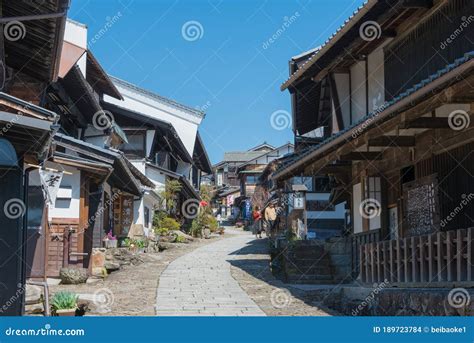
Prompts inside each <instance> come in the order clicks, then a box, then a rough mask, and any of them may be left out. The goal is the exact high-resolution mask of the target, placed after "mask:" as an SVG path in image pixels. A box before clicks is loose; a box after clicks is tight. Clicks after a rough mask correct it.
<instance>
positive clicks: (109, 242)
mask: <svg viewBox="0 0 474 343" xmlns="http://www.w3.org/2000/svg"><path fill="white" fill-rule="evenodd" d="M103 241H104V247H105V248H106V249H111V248H116V247H117V237H116V236H114V234H113V233H112V230H110V231H109V232H108V233H107V235H106V236H105V237H104V239H103Z"/></svg>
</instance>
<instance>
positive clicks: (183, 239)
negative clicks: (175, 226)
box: [174, 235, 186, 243]
mask: <svg viewBox="0 0 474 343" xmlns="http://www.w3.org/2000/svg"><path fill="white" fill-rule="evenodd" d="M174 242H175V243H186V238H184V237H183V236H180V235H176V237H175V239H174Z"/></svg>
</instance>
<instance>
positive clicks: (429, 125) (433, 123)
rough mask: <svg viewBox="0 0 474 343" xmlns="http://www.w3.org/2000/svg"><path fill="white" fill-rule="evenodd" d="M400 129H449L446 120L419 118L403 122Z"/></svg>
mask: <svg viewBox="0 0 474 343" xmlns="http://www.w3.org/2000/svg"><path fill="white" fill-rule="evenodd" d="M400 128H401V129H449V123H448V118H447V117H446V118H432V117H431V118H430V117H420V118H417V119H415V120H412V121H409V122H404V123H402V124H401V126H400Z"/></svg>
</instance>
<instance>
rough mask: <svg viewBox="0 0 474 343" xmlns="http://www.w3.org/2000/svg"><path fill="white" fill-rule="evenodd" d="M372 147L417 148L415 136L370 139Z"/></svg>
mask: <svg viewBox="0 0 474 343" xmlns="http://www.w3.org/2000/svg"><path fill="white" fill-rule="evenodd" d="M369 145H370V146H376V147H388V146H395V147H412V146H415V137H413V136H380V137H377V138H371V139H369Z"/></svg>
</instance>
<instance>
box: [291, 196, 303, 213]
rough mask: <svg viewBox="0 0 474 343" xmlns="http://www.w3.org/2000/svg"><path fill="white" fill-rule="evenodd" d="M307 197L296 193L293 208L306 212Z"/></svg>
mask: <svg viewBox="0 0 474 343" xmlns="http://www.w3.org/2000/svg"><path fill="white" fill-rule="evenodd" d="M304 200H305V196H304V194H302V193H295V196H294V197H293V208H294V209H295V210H304V209H305V206H304V205H305V204H304V203H305V201H304Z"/></svg>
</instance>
